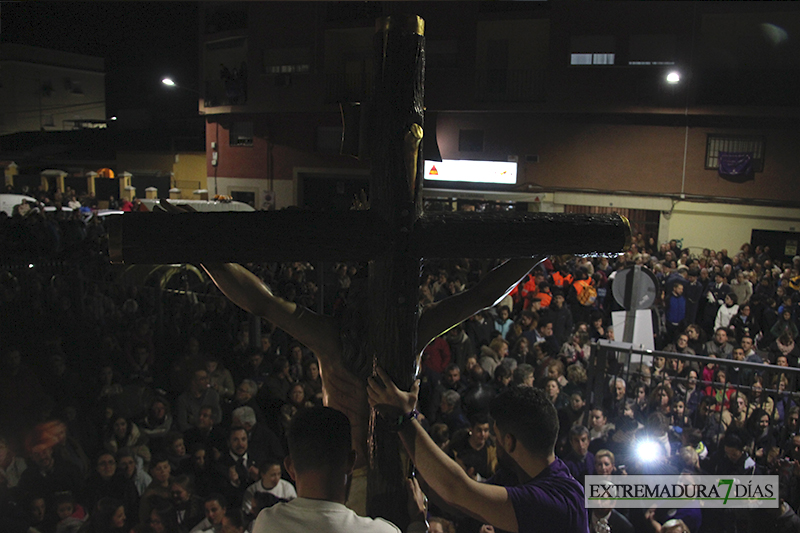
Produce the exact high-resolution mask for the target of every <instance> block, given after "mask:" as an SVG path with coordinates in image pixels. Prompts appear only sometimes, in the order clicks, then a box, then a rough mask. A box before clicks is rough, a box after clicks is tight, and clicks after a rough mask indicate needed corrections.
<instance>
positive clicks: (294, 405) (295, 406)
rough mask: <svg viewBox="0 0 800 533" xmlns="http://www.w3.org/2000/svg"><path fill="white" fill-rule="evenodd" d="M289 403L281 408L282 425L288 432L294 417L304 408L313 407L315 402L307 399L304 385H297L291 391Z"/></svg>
mask: <svg viewBox="0 0 800 533" xmlns="http://www.w3.org/2000/svg"><path fill="white" fill-rule="evenodd" d="M288 400H289V401H288V403H286V404H285V405H284V406H283V407H281V423H282V424H283V430H284V431H288V429H289V424H291V422H292V419H293V418H294V415H296V414H297V411H299V410H300V409H303V408H304V407H313V406H314V404H313V402H311V401H309V400H307V399H306V389H305V387H304V386H303V384H302V383H296V384H294V385H292V386H291V388H290V389H289V398H288Z"/></svg>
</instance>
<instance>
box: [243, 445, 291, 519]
mask: <svg viewBox="0 0 800 533" xmlns="http://www.w3.org/2000/svg"><path fill="white" fill-rule="evenodd" d="M258 472H259V476H260V477H261V479H259V480H258V481H256V482H255V483H253V484H252V485H250V486H249V487H247V490H245V493H244V498H243V499H242V513H244V514H245V516H250V517H252V518H255V517H256V516H258V513H259V512H260V511H261V509H263V508H265V507H272V506H273V505H275V504H276V503H278V502H290V501H292V500H294V499H295V498H297V491H296V490H295V488H294V485H292V484H291V483H289V482H288V481H286V480H285V479H281V473H282V471H281V461H279V460H278V459H264V460H263V461H261V463H260V464H259V465H258Z"/></svg>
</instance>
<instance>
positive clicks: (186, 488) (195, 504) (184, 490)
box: [150, 474, 204, 530]
mask: <svg viewBox="0 0 800 533" xmlns="http://www.w3.org/2000/svg"><path fill="white" fill-rule="evenodd" d="M170 492H171V493H172V507H173V509H174V513H175V522H176V523H177V525H178V526H180V528H181V529H183V530H187V529H189V528H191V527H194V525H196V524H197V523H198V522H200V520H202V519H203V514H204V513H203V511H204V509H203V499H202V498H201V497H200V496H198V495H197V494H196V492H195V484H194V480H193V479H192V478H191V477H189V476H188V475H186V474H180V475H178V476H175V477H174V478H173V479H172V482H171V483H170ZM153 511H158V507H156V508H155V509H153ZM153 511H151V513H150V516H151V518H152V513H153ZM159 515H161V513H159Z"/></svg>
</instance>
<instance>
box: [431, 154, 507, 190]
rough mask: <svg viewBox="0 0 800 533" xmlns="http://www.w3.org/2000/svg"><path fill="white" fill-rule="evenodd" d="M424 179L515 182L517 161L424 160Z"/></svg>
mask: <svg viewBox="0 0 800 533" xmlns="http://www.w3.org/2000/svg"><path fill="white" fill-rule="evenodd" d="M424 172H425V174H424V177H425V179H426V180H439V181H463V182H468V183H500V184H505V185H514V184H516V183H517V163H516V162H514V161H468V160H461V159H445V160H444V161H425V171H424Z"/></svg>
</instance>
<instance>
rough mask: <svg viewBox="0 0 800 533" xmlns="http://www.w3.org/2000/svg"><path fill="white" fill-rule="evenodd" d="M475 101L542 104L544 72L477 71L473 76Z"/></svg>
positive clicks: (543, 97)
mask: <svg viewBox="0 0 800 533" xmlns="http://www.w3.org/2000/svg"><path fill="white" fill-rule="evenodd" d="M475 99H476V100H478V101H482V102H543V101H544V99H545V71H544V70H505V69H502V70H501V69H486V70H483V71H478V72H477V73H476V75H475Z"/></svg>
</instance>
